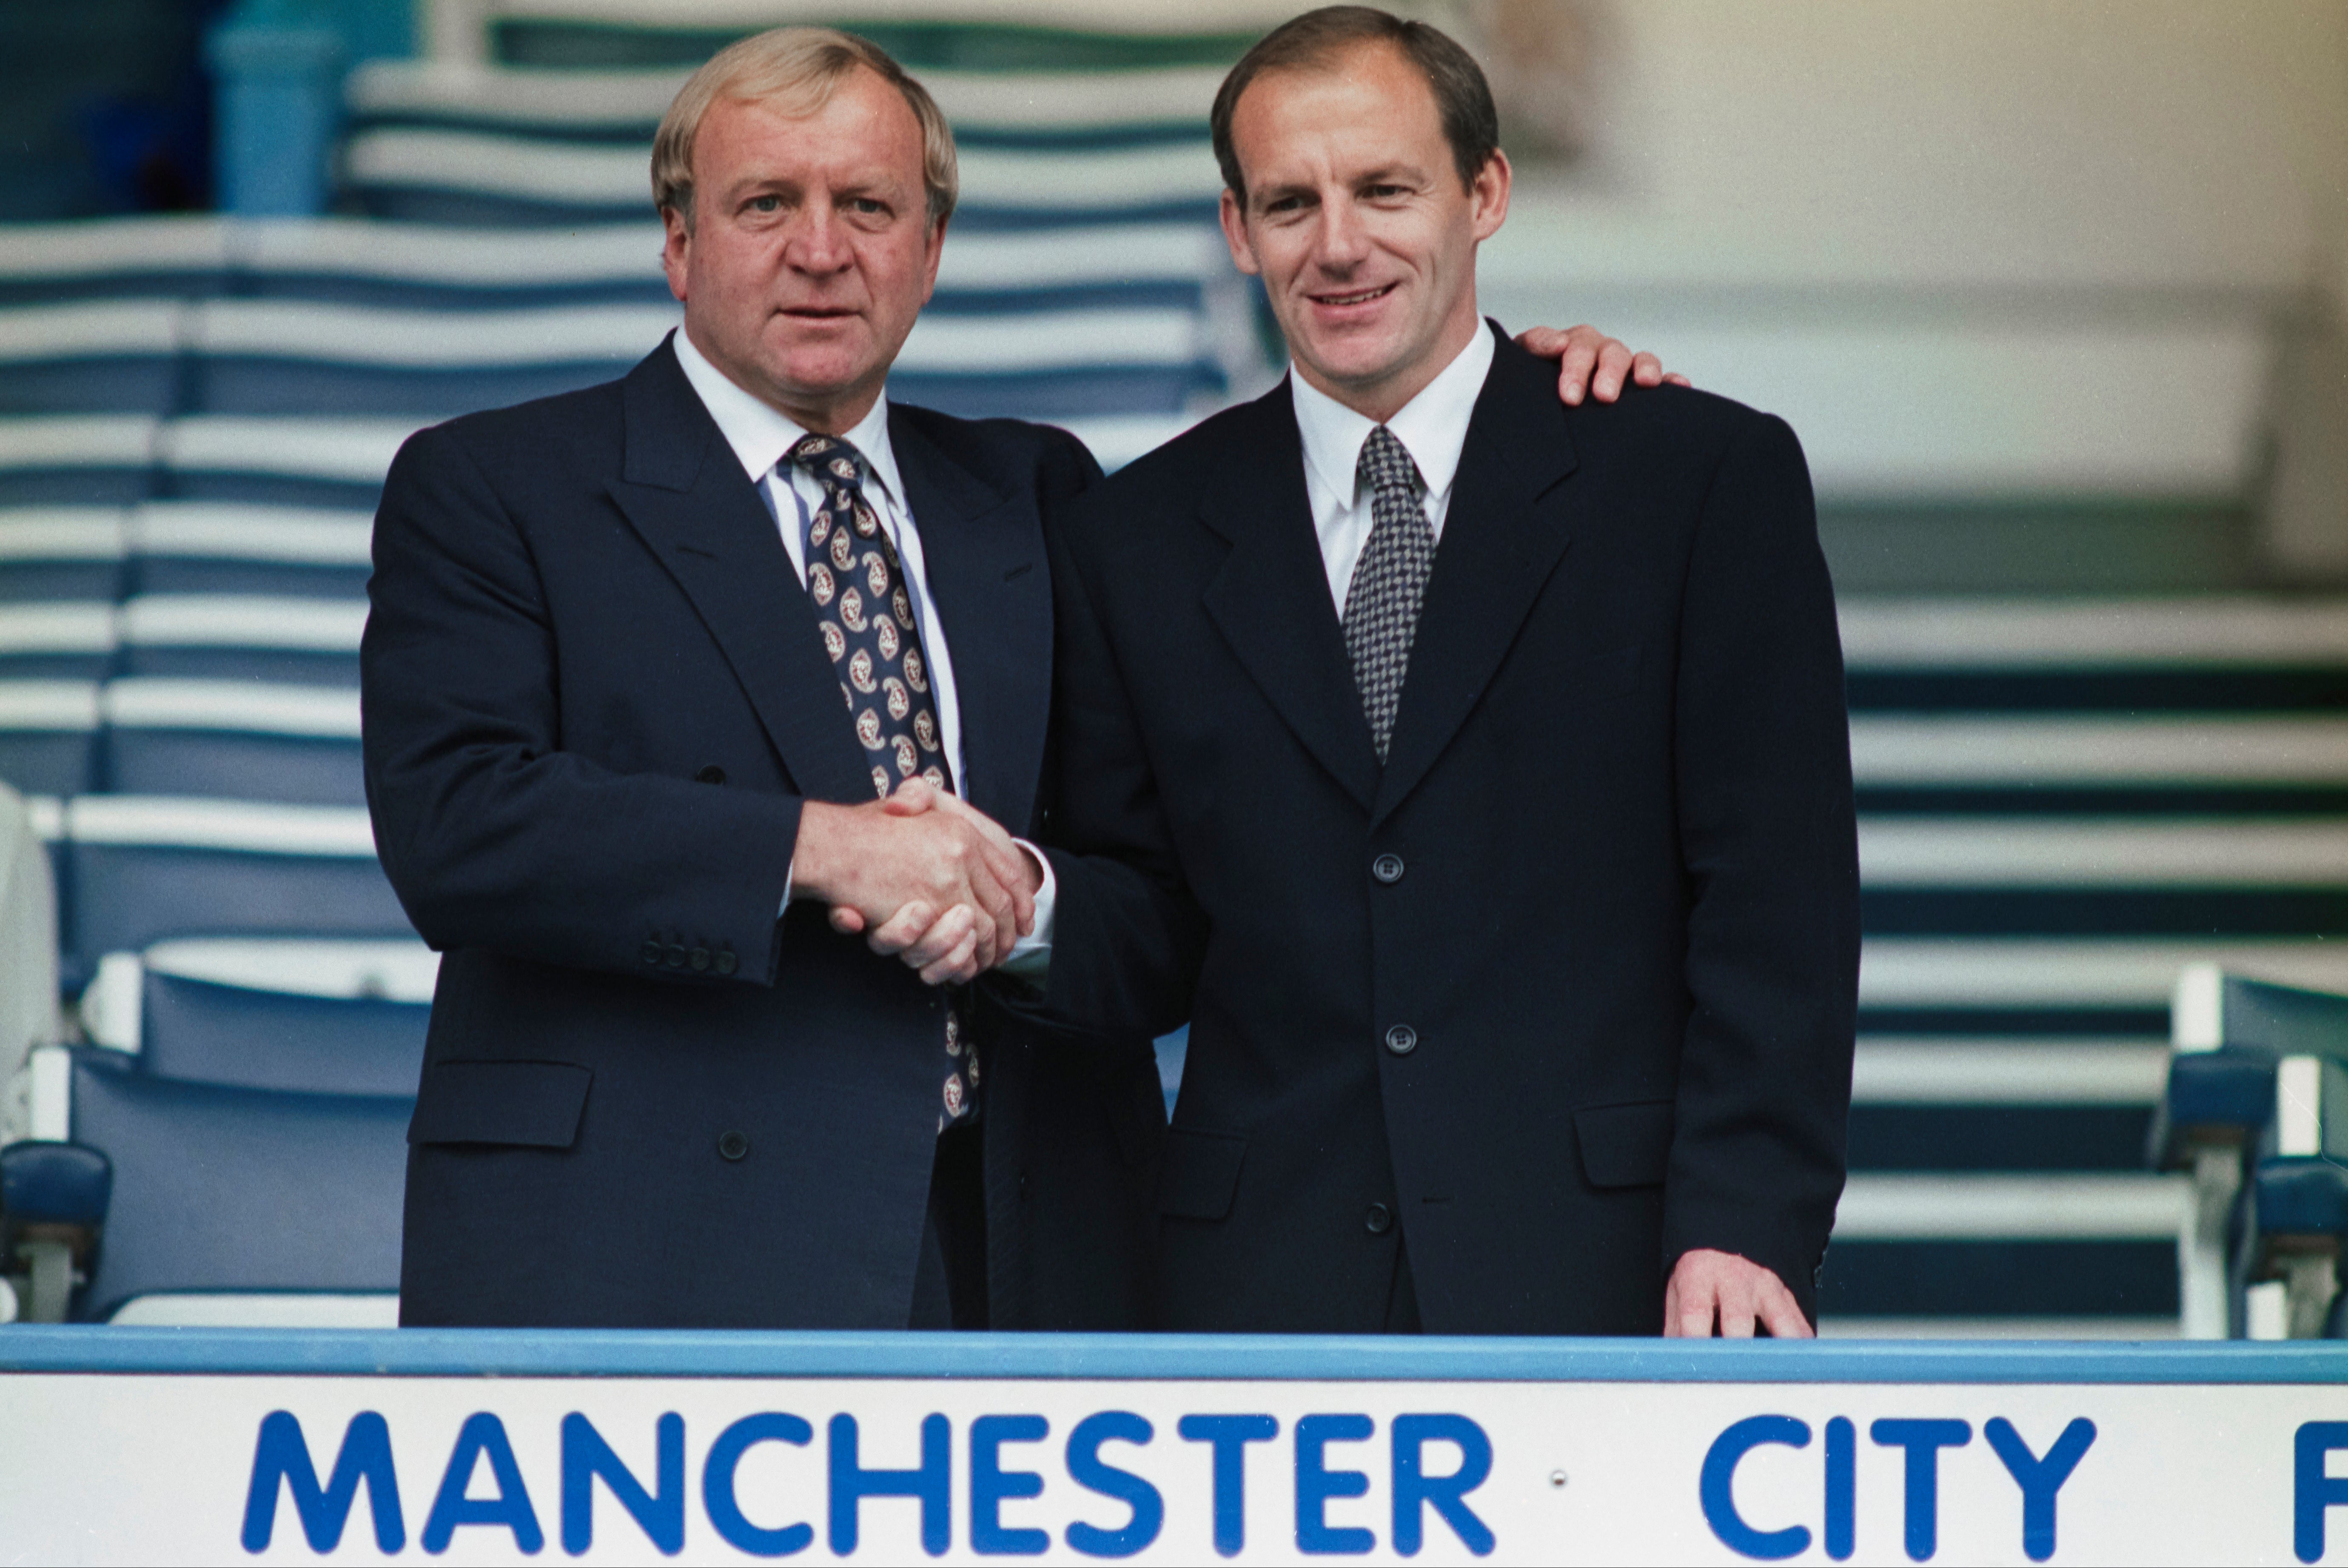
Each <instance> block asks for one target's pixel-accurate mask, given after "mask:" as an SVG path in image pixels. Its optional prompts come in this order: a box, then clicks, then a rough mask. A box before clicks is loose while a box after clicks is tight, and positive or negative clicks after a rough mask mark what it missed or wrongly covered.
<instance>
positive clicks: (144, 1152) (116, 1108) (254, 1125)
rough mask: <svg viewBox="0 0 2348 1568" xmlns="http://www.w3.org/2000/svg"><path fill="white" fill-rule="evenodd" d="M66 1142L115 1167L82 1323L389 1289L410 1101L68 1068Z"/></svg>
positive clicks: (117, 1064)
mask: <svg viewBox="0 0 2348 1568" xmlns="http://www.w3.org/2000/svg"><path fill="white" fill-rule="evenodd" d="M72 1095H73V1102H72V1103H73V1117H72V1131H73V1137H74V1140H75V1141H76V1142H78V1143H83V1144H87V1145H88V1146H89V1147H91V1148H93V1149H96V1150H98V1151H99V1152H100V1153H102V1154H104V1155H105V1156H106V1157H107V1159H108V1161H111V1163H112V1165H113V1168H114V1191H113V1202H112V1204H111V1207H110V1209H109V1211H108V1216H107V1222H106V1230H105V1233H104V1236H103V1238H102V1240H101V1242H100V1243H99V1246H98V1255H97V1259H96V1263H95V1266H94V1267H93V1268H92V1269H91V1270H90V1277H89V1283H88V1285H87V1287H86V1288H85V1289H84V1291H83V1293H82V1295H81V1300H80V1303H79V1305H78V1306H77V1316H79V1317H81V1318H83V1319H84V1320H88V1321H102V1320H103V1319H105V1318H107V1317H108V1316H110V1315H112V1314H113V1313H114V1311H115V1310H116V1309H117V1308H118V1307H119V1306H120V1305H122V1304H123V1303H124V1302H125V1301H127V1300H129V1298H131V1297H133V1296H136V1295H144V1294H146V1293H149V1292H151V1291H169V1290H199V1291H200V1290H215V1291H257V1290H287V1291H358V1290H371V1291H388V1290H396V1289H397V1288H398V1285H399V1225H400V1203H401V1196H402V1186H403V1183H404V1181H405V1176H406V1171H407V1121H408V1117H409V1115H410V1113H411V1111H412V1109H413V1106H412V1102H411V1101H410V1100H408V1099H403V1098H397V1097H390V1096H383V1097H365V1096H355V1095H318V1094H287V1093H280V1092H275V1091H272V1090H267V1089H252V1088H222V1087H221V1086H218V1085H214V1084H201V1083H183V1082H180V1081H177V1080H174V1079H170V1078H159V1077H156V1076H154V1075H152V1074H149V1073H144V1072H140V1071H138V1070H137V1069H136V1068H134V1067H132V1066H131V1065H130V1064H129V1063H128V1062H124V1061H122V1060H121V1059H120V1058H118V1057H111V1055H110V1053H108V1052H105V1051H100V1050H91V1049H82V1050H77V1051H76V1052H75V1053H74V1061H73V1087H72Z"/></svg>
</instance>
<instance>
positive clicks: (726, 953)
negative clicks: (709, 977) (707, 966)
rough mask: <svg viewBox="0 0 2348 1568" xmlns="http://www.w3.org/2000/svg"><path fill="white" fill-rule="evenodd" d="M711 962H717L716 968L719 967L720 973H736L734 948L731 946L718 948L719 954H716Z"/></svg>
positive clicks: (718, 971)
mask: <svg viewBox="0 0 2348 1568" xmlns="http://www.w3.org/2000/svg"><path fill="white" fill-rule="evenodd" d="M711 962H712V963H713V964H715V965H716V969H717V973H719V974H720V975H731V974H733V973H734V950H733V949H732V948H730V947H723V948H720V949H718V952H717V956H716V958H715V959H713V960H712V961H711Z"/></svg>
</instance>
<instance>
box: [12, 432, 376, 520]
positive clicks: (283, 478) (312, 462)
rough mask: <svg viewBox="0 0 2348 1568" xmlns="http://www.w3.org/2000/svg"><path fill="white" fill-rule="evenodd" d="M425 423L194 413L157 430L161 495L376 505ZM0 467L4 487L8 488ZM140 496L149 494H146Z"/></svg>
mask: <svg viewBox="0 0 2348 1568" xmlns="http://www.w3.org/2000/svg"><path fill="white" fill-rule="evenodd" d="M421 422H422V421H420V420H417V419H413V418H402V419H326V418H283V419H275V418H244V417H242V416H220V415H211V416H193V417H190V418H179V419H173V420H170V422H169V423H167V424H165V425H164V426H162V427H161V428H160V430H159V431H158V432H157V435H156V440H155V447H156V452H157V459H158V461H157V466H158V468H159V469H160V475H159V480H160V484H161V485H162V486H163V487H165V488H163V489H162V490H159V491H158V493H159V494H162V495H169V496H170V497H171V498H173V499H175V500H195V501H226V502H233V503H237V504H241V505H260V506H290V507H323V508H327V509H331V510H335V511H367V512H372V511H374V510H375V505H376V500H378V499H379V498H380V497H381V496H382V494H383V476H384V474H385V473H386V471H387V470H388V469H390V467H391V459H392V455H393V454H394V453H396V452H397V451H398V450H399V443H400V442H402V441H404V440H406V439H407V437H408V435H409V434H410V433H411V432H412V431H414V430H415V429H416V428H417V425H418V424H420V423H421ZM0 486H5V472H0ZM139 499H145V498H144V496H143V495H142V496H141V497H140V498H139Z"/></svg>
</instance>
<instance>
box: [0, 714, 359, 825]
mask: <svg viewBox="0 0 2348 1568" xmlns="http://www.w3.org/2000/svg"><path fill="white" fill-rule="evenodd" d="M5 742H6V737H5V735H0V747H5ZM105 744H106V778H107V779H108V781H109V782H110V783H111V785H112V787H113V788H115V789H119V790H122V791H124V792H125V793H129V794H138V795H161V794H174V795H211V796H219V797H223V798H225V799H235V800H283V801H288V802H292V803H295V804H303V805H314V806H364V805H366V773H365V769H364V767H363V764H362V762H361V759H360V755H359V741H358V738H357V737H356V736H353V737H351V738H348V739H343V738H327V737H318V736H303V735H269V734H263V733H256V732H251V731H237V730H229V729H201V728H194V727H190V728H184V729H174V728H160V727H141V728H136V729H132V728H125V727H120V726H116V727H110V728H108V730H107V731H106V742H105ZM0 754H5V753H0ZM55 792H56V793H65V792H66V791H62V790H60V791H55Z"/></svg>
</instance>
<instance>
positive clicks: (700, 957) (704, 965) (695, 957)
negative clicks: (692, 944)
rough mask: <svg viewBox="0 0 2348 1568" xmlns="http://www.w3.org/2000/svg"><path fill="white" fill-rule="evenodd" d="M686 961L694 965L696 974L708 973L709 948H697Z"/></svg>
mask: <svg viewBox="0 0 2348 1568" xmlns="http://www.w3.org/2000/svg"><path fill="white" fill-rule="evenodd" d="M686 962H687V963H689V964H691V965H693V972H694V973H695V975H700V974H705V973H706V972H707V970H708V968H709V949H707V948H706V947H696V948H695V949H694V950H693V952H692V953H691V954H689V955H688V957H687V959H686Z"/></svg>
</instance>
